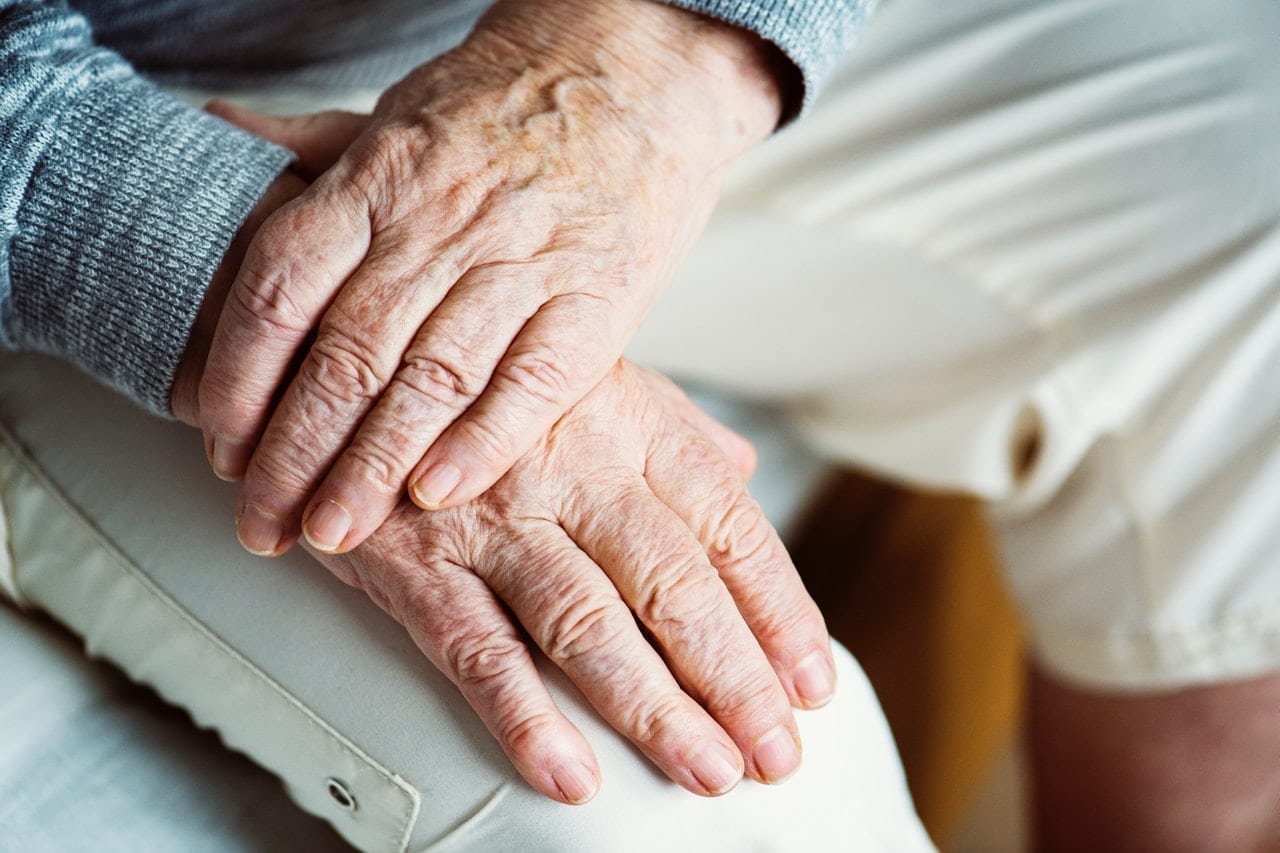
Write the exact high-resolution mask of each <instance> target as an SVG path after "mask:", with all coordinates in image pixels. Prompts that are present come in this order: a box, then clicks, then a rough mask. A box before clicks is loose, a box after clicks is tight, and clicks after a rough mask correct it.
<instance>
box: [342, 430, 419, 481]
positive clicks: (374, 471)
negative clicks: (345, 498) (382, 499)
mask: <svg viewBox="0 0 1280 853" xmlns="http://www.w3.org/2000/svg"><path fill="white" fill-rule="evenodd" d="M388 441H390V442H395V441H396V436H394V435H392V436H390V437H389V438H388V437H386V436H384V435H382V434H381V433H379V434H374V435H368V436H363V437H361V438H360V439H359V440H357V441H355V442H353V443H352V444H351V446H350V447H348V448H347V450H346V453H345V456H346V460H345V462H346V463H347V465H349V466H350V467H347V468H346V469H345V471H344V474H348V475H351V476H350V478H349V479H350V480H351V481H354V482H353V485H357V486H370V487H372V488H373V489H374V490H375V491H376V492H378V493H379V494H380V495H385V496H391V495H396V494H398V493H399V492H400V491H401V490H402V489H403V488H404V482H405V478H406V467H405V463H404V460H405V458H406V454H405V452H404V450H403V448H398V447H392V446H390V445H389V443H388ZM400 443H404V442H400Z"/></svg>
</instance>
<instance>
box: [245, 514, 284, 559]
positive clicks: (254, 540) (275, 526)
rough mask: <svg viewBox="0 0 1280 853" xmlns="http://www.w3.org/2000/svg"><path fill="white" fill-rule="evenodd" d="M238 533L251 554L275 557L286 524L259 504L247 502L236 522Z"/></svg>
mask: <svg viewBox="0 0 1280 853" xmlns="http://www.w3.org/2000/svg"><path fill="white" fill-rule="evenodd" d="M236 535H237V536H239V537H240V544H241V545H243V546H244V549H245V550H246V551H248V552H249V553H250V554H257V555H258V556H259V557H273V556H275V553H276V550H277V549H279V547H280V539H281V538H282V537H283V536H284V526H283V525H281V524H280V519H278V518H277V517H276V516H275V515H273V514H271V513H270V512H267V510H265V509H263V508H262V507H260V506H258V505H257V504H247V505H246V506H245V508H244V512H242V513H241V514H240V520H239V522H237V524H236Z"/></svg>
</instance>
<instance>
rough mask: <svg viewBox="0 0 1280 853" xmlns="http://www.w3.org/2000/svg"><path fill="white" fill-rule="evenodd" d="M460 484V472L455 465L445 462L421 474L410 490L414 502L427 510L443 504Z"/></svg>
mask: <svg viewBox="0 0 1280 853" xmlns="http://www.w3.org/2000/svg"><path fill="white" fill-rule="evenodd" d="M461 482H462V472H461V471H459V470H458V467H457V466H456V465H450V464H449V463H448V462H445V463H442V464H440V465H435V466H433V467H431V468H429V469H427V473H425V474H423V475H422V477H420V478H419V479H418V482H416V483H414V484H413V486H411V487H410V488H411V489H412V491H413V499H414V500H415V501H417V502H418V503H419V504H420V505H421V506H424V507H427V508H428V509H435V508H436V507H438V506H440V504H442V503H444V502H445V499H446V498H447V497H449V494H450V493H451V492H452V491H453V490H454V489H456V488H458V484H459V483H461Z"/></svg>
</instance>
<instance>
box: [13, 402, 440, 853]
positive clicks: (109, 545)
mask: <svg viewBox="0 0 1280 853" xmlns="http://www.w3.org/2000/svg"><path fill="white" fill-rule="evenodd" d="M0 439H3V440H4V442H5V444H6V445H7V447H8V449H9V450H10V451H11V452H12V454H13V461H14V463H15V465H16V466H17V467H19V468H22V469H23V471H24V472H25V473H26V474H28V475H29V476H31V478H32V479H33V480H35V482H36V484H37V485H39V486H40V487H42V488H43V489H44V490H45V491H46V492H47V493H48V495H49V496H50V497H51V498H52V499H53V500H54V501H55V502H56V503H57V504H58V505H59V506H60V507H61V508H62V509H63V510H64V511H66V512H67V513H69V514H70V515H71V516H72V517H73V518H74V519H75V521H76V522H77V523H79V524H80V525H82V526H83V527H84V528H85V530H87V531H88V533H89V535H90V536H91V537H92V538H93V540H94V541H95V542H96V543H97V544H98V545H99V547H101V548H102V549H103V550H104V551H105V552H106V554H107V556H109V557H110V558H111V560H112V562H113V563H115V564H116V566H117V567H118V568H119V569H120V570H121V571H123V572H124V573H125V574H126V575H129V576H130V577H132V578H133V579H134V580H135V581H137V582H138V583H139V584H141V586H142V588H143V589H144V590H146V591H147V592H148V593H149V594H150V595H151V597H152V598H154V599H155V600H156V601H157V602H159V603H160V604H161V606H163V607H165V608H166V609H168V610H169V611H170V612H172V613H173V614H174V615H175V616H177V617H178V618H179V619H180V620H181V621H182V622H183V623H185V624H186V625H187V626H188V627H189V628H191V629H193V630H194V631H195V632H196V634H197V635H199V636H200V637H201V638H202V639H203V640H205V641H206V642H207V643H209V644H210V645H211V646H213V647H214V648H215V649H216V650H218V651H221V652H223V653H224V654H226V655H227V656H228V657H229V658H230V659H231V660H232V661H233V662H234V663H235V664H236V665H238V666H239V667H240V668H241V669H242V670H243V671H245V672H246V673H248V674H249V675H250V676H251V677H252V678H253V679H254V680H256V681H258V682H260V683H261V684H263V685H265V686H266V687H267V688H268V689H269V690H270V691H272V692H273V693H275V694H276V695H278V696H279V697H280V698H282V699H283V700H284V701H285V702H286V703H287V704H288V705H289V706H291V707H292V708H293V709H294V710H295V711H297V712H298V713H300V714H301V715H302V717H303V718H304V719H305V720H306V721H307V722H308V723H309V724H310V725H311V726H312V727H313V728H315V729H316V730H317V731H319V732H320V734H321V735H322V736H324V737H325V738H326V739H328V740H330V741H331V742H333V743H335V744H337V745H338V747H339V748H341V749H342V750H344V751H345V752H347V753H348V754H349V755H350V756H351V757H353V758H355V759H356V760H357V761H359V762H360V763H362V764H365V765H366V766H368V767H369V768H371V769H372V770H373V771H374V772H376V773H377V774H378V775H379V776H381V777H382V778H383V779H385V780H386V781H388V782H390V783H391V784H392V785H393V786H395V787H397V788H399V789H400V790H402V791H404V792H405V793H406V794H407V795H408V797H409V807H408V808H407V809H406V810H405V812H404V816H403V818H402V820H401V822H400V826H399V830H400V838H399V848H398V849H399V850H401V851H403V850H405V849H407V847H408V846H409V837H410V833H411V832H412V831H413V826H414V823H415V822H416V818H417V815H418V810H419V808H420V805H421V803H420V795H419V794H418V792H417V790H416V789H414V787H413V786H412V785H410V784H409V783H407V782H405V781H404V779H402V778H401V777H400V776H399V775H398V774H395V773H392V772H391V771H390V770H388V769H387V768H386V767H384V766H382V764H380V763H379V762H378V761H376V760H375V759H374V758H373V757H372V756H370V755H369V754H368V753H366V752H365V751H364V750H362V749H360V747H358V746H356V745H355V744H354V743H352V742H351V741H350V740H348V739H347V738H345V737H343V735H342V734H341V733H339V732H338V731H337V730H336V729H334V728H333V727H332V726H330V725H329V724H328V723H326V722H325V721H324V720H322V719H321V718H320V717H319V716H317V715H316V713H315V712H314V711H312V710H311V709H310V708H308V707H307V706H306V705H304V704H303V703H302V702H301V701H300V700H299V699H298V698H297V697H296V696H294V695H293V694H292V693H290V692H289V691H288V690H286V689H285V688H284V687H283V686H282V685H281V684H280V683H279V682H277V681H276V680H275V679H273V678H271V676H269V675H267V674H266V673H265V672H263V671H262V670H261V669H259V668H258V667H257V666H256V665H255V664H254V663H253V662H252V661H250V660H249V659H248V658H246V657H245V656H244V655H242V654H241V653H240V652H239V651H237V650H236V649H235V648H233V647H232V646H231V645H230V644H228V643H227V642H226V641H225V640H223V639H222V638H221V637H219V636H218V635H217V634H214V633H213V632H212V631H210V630H209V629H208V628H207V627H206V626H205V625H204V624H202V623H201V622H200V621H199V620H197V619H196V618H195V617H194V616H192V615H191V613H190V612H188V611H187V609H186V608H184V607H183V606H182V605H181V604H179V603H178V602H177V601H175V600H174V599H173V598H172V597H171V596H169V594H168V593H166V592H165V591H164V590H162V589H160V588H159V587H158V586H156V585H155V583H154V582H153V581H152V580H151V579H150V578H149V577H147V576H146V574H145V573H144V572H142V571H141V570H140V569H138V568H137V567H136V566H134V565H133V563H132V562H131V561H130V560H129V559H128V558H127V557H125V555H124V554H123V553H122V552H121V551H120V549H119V548H118V547H116V545H115V543H114V542H112V541H111V540H110V539H109V538H108V537H107V535H106V534H105V533H103V532H102V531H101V530H100V529H99V528H98V526H97V525H95V524H94V523H93V522H91V521H90V520H89V519H87V518H85V516H84V514H83V513H82V512H80V510H79V509H77V508H76V507H75V505H74V504H72V503H71V501H70V500H69V499H68V498H67V496H66V495H65V494H64V493H63V492H62V490H61V489H60V488H58V486H57V485H56V484H55V483H53V482H52V481H51V480H50V479H49V478H48V476H47V475H46V474H45V473H44V470H43V469H42V468H41V467H40V466H39V465H38V464H37V463H36V462H35V460H34V459H32V458H31V456H30V455H29V454H27V452H26V451H25V450H24V449H23V448H22V446H21V445H20V444H19V443H18V442H17V439H16V438H15V437H14V436H13V435H12V433H10V432H9V430H8V429H7V428H6V427H5V426H4V425H3V424H0Z"/></svg>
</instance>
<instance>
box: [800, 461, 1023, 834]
mask: <svg viewBox="0 0 1280 853" xmlns="http://www.w3.org/2000/svg"><path fill="white" fill-rule="evenodd" d="M789 538H790V539H791V543H790V544H791V548H792V553H793V555H794V556H795V559H796V563H797V565H798V566H799V567H800V571H801V573H802V574H803V575H804V579H805V583H806V584H807V585H808V587H809V589H810V591H811V592H812V593H813V595H814V598H815V599H816V600H817V601H818V603H819V605H820V606H821V607H822V609H823V612H824V613H825V614H826V617H827V621H828V625H829V627H830V629H831V632H832V634H833V635H834V636H836V637H837V638H838V639H839V640H840V641H841V642H843V643H844V644H845V645H846V646H848V648H849V649H850V651H852V652H853V654H854V655H855V656H856V657H857V658H858V660H859V662H861V664H862V666H863V668H864V669H865V670H866V672H867V675H868V676H869V677H870V679H871V682H872V684H873V685H874V686H875V689H876V692H877V694H878V695H879V697H880V701H881V703H882V704H883V706H884V710H885V714H886V716H887V717H888V719H889V724H890V726H891V727H892V729H893V733H894V737H895V738H896V739H897V743H898V748H899V750H900V751H901V754H902V761H903V765H904V766H905V768H906V772H907V779H908V782H909V784H910V786H911V792H912V795H913V796H914V797H915V802H916V807H917V809H918V810H919V813H920V816H921V818H922V819H923V821H924V824H925V827H926V828H927V829H928V830H929V833H930V835H931V836H932V837H933V839H934V841H935V842H936V843H937V844H938V845H939V847H941V848H942V849H943V850H946V849H948V848H949V847H950V846H951V844H952V843H953V841H954V840H955V838H956V836H957V833H959V832H960V830H961V828H962V824H963V822H964V820H965V818H966V816H967V814H968V812H969V810H970V808H971V807H972V805H973V803H974V800H975V798H976V797H977V796H978V794H979V792H980V790H981V788H982V786H983V785H984V783H985V782H986V779H987V777H988V774H989V772H990V770H991V768H992V763H993V761H994V760H995V758H996V756H997V755H998V754H999V753H1000V752H1001V750H1002V749H1005V748H1006V747H1007V745H1008V744H1009V742H1010V739H1011V738H1012V737H1013V734H1014V732H1015V731H1016V729H1017V726H1018V723H1019V715H1020V712H1021V707H1022V690H1023V643H1022V636H1021V632H1020V629H1019V625H1018V622H1017V619H1016V617H1015V615H1014V613H1013V610H1012V607H1011V605H1010V603H1009V601H1008V599H1007V597H1006V595H1005V592H1004V589H1003V587H1002V585H1001V579H1000V577H999V561H998V556H997V553H996V549H995V546H994V543H993V541H992V538H991V535H990V532H989V530H988V528H987V526H986V522H985V519H984V517H983V513H982V510H981V507H980V505H979V504H978V503H977V502H976V501H974V500H972V499H969V498H965V497H958V496H950V495H928V494H921V493H918V492H912V491H908V490H905V489H902V488H900V487H897V486H894V485H890V484H887V483H883V482H879V481H875V480H872V479H869V478H867V477H864V476H861V475H858V474H854V473H848V472H842V473H840V474H837V475H835V476H834V477H833V478H832V479H831V481H830V482H829V483H828V484H827V485H826V486H825V487H824V489H823V490H822V491H821V492H820V494H819V495H818V497H817V499H816V500H815V501H814V502H813V503H811V504H810V511H809V512H808V513H807V515H806V517H805V518H804V519H803V520H802V522H801V523H800V525H799V526H798V527H797V528H796V530H795V533H794V534H793V535H792V536H791V537H789Z"/></svg>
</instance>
